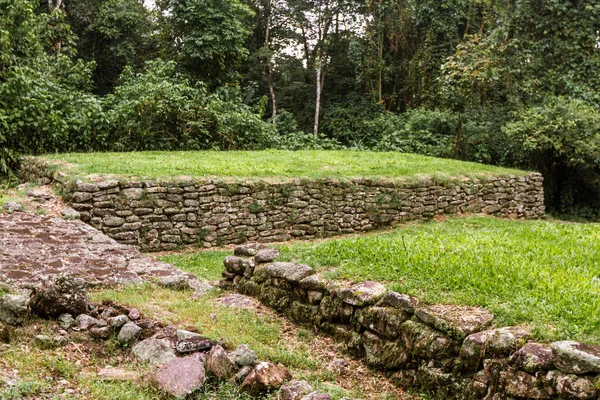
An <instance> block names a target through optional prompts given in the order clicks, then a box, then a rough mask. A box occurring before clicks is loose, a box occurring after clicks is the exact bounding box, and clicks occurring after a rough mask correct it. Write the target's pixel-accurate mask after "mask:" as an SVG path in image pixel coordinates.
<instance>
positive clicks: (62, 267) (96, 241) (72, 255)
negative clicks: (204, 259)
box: [0, 213, 181, 318]
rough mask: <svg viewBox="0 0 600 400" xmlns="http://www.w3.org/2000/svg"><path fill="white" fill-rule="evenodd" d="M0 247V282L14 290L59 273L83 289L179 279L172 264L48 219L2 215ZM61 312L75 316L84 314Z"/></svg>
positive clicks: (93, 231) (79, 227)
mask: <svg viewBox="0 0 600 400" xmlns="http://www.w3.org/2000/svg"><path fill="white" fill-rule="evenodd" d="M135 243H136V244H137V241H135ZM0 248H1V249H2V252H0V281H3V282H6V283H8V284H10V285H12V286H16V287H19V286H26V287H34V286H36V285H38V284H40V283H43V282H44V281H45V280H47V279H48V278H55V277H57V276H59V275H61V274H63V275H72V276H75V277H77V278H81V279H83V281H84V282H85V284H86V286H87V285H92V286H96V285H100V284H101V285H104V286H114V285H120V284H124V283H138V282H141V281H142V280H143V279H146V280H153V278H154V277H164V276H167V275H181V272H180V271H177V270H176V269H175V268H174V267H173V266H172V265H170V264H166V263H162V262H159V261H156V260H153V259H151V258H149V257H145V256H143V255H142V254H141V253H140V251H139V250H137V249H136V248H134V247H132V246H126V245H121V244H118V243H117V242H115V241H114V240H113V239H111V238H109V237H108V236H106V235H103V234H102V233H100V232H99V231H97V230H96V229H94V228H92V227H91V226H89V225H87V224H85V223H84V222H81V221H65V220H64V219H62V218H56V217H52V216H50V215H46V216H40V215H35V214H32V213H16V214H1V213H0ZM42 289H43V287H42ZM51 303H52V302H51ZM63 312H67V313H71V314H73V315H77V314H79V313H82V312H83V313H85V312H87V310H81V309H78V310H71V311H63ZM61 313H62V312H59V313H58V314H55V315H53V316H52V318H56V317H58V316H59V315H60V314H61Z"/></svg>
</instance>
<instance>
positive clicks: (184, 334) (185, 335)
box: [175, 329, 201, 340]
mask: <svg viewBox="0 0 600 400" xmlns="http://www.w3.org/2000/svg"><path fill="white" fill-rule="evenodd" d="M175 334H176V335H177V339H179V340H183V339H191V338H194V337H201V335H200V334H199V333H196V332H190V331H186V330H184V329H177V332H176V333H175Z"/></svg>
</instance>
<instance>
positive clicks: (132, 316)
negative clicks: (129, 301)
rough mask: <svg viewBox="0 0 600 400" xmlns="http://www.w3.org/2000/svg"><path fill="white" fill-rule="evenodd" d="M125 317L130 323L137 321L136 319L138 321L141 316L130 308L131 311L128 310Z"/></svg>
mask: <svg viewBox="0 0 600 400" xmlns="http://www.w3.org/2000/svg"><path fill="white" fill-rule="evenodd" d="M127 316H128V317H129V319H130V320H132V321H137V320H138V319H140V318H141V317H142V315H141V314H140V312H139V310H138V309H137V308H132V309H131V310H129V314H128V315H127Z"/></svg>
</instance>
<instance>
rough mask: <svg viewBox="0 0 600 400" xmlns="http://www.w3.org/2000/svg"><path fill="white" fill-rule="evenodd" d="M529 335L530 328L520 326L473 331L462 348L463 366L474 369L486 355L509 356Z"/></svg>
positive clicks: (466, 368)
mask: <svg viewBox="0 0 600 400" xmlns="http://www.w3.org/2000/svg"><path fill="white" fill-rule="evenodd" d="M529 336H530V332H529V330H528V329H526V328H524V327H520V326H512V327H506V328H498V329H492V330H487V331H482V332H477V333H473V334H471V335H469V336H467V338H466V339H465V340H464V342H463V345H462V347H461V349H460V358H461V361H462V363H463V368H464V369H465V370H471V371H474V370H476V369H478V367H479V365H480V364H481V361H482V360H483V359H484V358H485V357H493V358H503V357H505V356H508V355H509V354H510V353H512V352H515V351H516V350H518V349H519V348H520V347H521V346H523V345H524V344H525V339H526V338H528V337H529Z"/></svg>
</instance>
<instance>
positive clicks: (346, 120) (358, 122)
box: [320, 95, 383, 148]
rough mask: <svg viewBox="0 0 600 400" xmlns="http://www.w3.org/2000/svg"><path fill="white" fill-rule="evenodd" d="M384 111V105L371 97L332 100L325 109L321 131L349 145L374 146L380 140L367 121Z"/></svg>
mask: <svg viewBox="0 0 600 400" xmlns="http://www.w3.org/2000/svg"><path fill="white" fill-rule="evenodd" d="M382 113H383V107H382V106H380V105H378V104H376V103H374V102H373V101H372V99H371V98H370V97H366V96H359V95H354V96H349V97H348V98H345V99H344V100H343V101H330V102H328V103H327V104H326V107H325V108H324V110H323V119H322V121H321V124H320V127H321V133H322V134H323V135H324V136H325V137H328V138H331V139H334V140H336V141H338V142H340V143H342V144H343V145H345V146H348V147H362V148H369V147H372V146H373V145H374V144H375V143H376V142H377V140H378V138H377V137H376V136H373V135H372V132H370V131H369V129H365V121H370V120H372V119H373V118H376V117H377V116H378V115H380V114H382Z"/></svg>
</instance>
